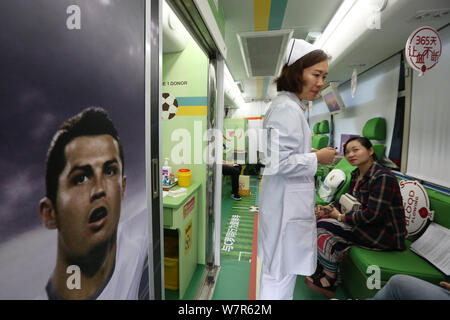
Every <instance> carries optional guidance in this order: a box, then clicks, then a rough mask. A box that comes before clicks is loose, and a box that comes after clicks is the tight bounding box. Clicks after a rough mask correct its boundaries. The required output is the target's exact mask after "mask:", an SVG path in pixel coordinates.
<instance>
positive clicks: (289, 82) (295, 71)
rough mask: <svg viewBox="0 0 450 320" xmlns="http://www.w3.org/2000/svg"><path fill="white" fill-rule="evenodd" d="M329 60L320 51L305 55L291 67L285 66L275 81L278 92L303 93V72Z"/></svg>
mask: <svg viewBox="0 0 450 320" xmlns="http://www.w3.org/2000/svg"><path fill="white" fill-rule="evenodd" d="M328 59H329V57H328V55H327V54H326V53H325V52H324V51H323V50H320V49H319V50H314V51H312V52H310V53H308V54H306V55H304V56H303V57H301V58H300V59H298V60H297V61H296V62H294V63H293V64H291V65H290V66H288V65H287V64H285V65H284V66H283V69H282V70H281V74H280V76H279V77H278V78H276V79H275V80H274V83H276V85H277V91H289V92H293V93H301V91H302V88H303V77H302V75H303V70H304V69H306V68H309V67H312V66H313V65H315V64H317V63H320V62H322V61H325V60H328Z"/></svg>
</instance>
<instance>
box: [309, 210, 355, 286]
mask: <svg viewBox="0 0 450 320" xmlns="http://www.w3.org/2000/svg"><path fill="white" fill-rule="evenodd" d="M353 240H354V237H353V234H352V233H351V228H350V226H347V225H346V224H344V223H342V222H338V221H336V220H335V219H330V218H327V219H321V220H319V221H318V223H317V249H318V255H317V257H318V260H319V263H320V265H321V266H322V267H323V272H324V273H325V274H326V275H328V276H329V277H330V278H332V279H334V278H336V276H337V272H338V267H339V262H340V261H341V260H342V259H343V258H344V256H345V254H346V252H347V250H348V249H349V248H350V247H351V245H352V244H353ZM307 280H308V281H311V282H312V281H313V279H312V278H311V277H307ZM320 282H321V284H322V286H323V287H325V288H326V287H330V282H329V281H328V280H327V278H326V277H324V276H323V277H322V278H321V279H320Z"/></svg>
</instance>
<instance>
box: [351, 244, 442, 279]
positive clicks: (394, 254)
mask: <svg viewBox="0 0 450 320" xmlns="http://www.w3.org/2000/svg"><path fill="white" fill-rule="evenodd" d="M406 245H407V247H408V249H407V250H405V251H373V250H368V249H363V248H359V247H356V246H353V247H352V248H351V249H350V252H349V257H350V258H351V259H352V261H353V262H354V264H355V266H356V267H357V268H358V269H359V271H360V272H362V273H366V272H367V268H368V267H369V266H371V265H376V266H378V267H379V268H380V271H381V274H380V276H381V279H380V280H381V281H383V282H384V281H388V280H389V278H390V277H392V276H393V275H395V274H406V275H410V276H414V277H417V278H420V279H423V280H425V281H428V282H431V283H435V284H438V283H439V282H440V281H445V275H444V274H443V273H442V272H440V271H439V270H438V269H437V268H436V267H434V266H433V265H432V264H431V263H429V262H428V261H426V260H425V259H423V258H422V257H420V256H418V255H417V254H415V253H414V252H412V251H411V250H409V247H410V245H411V242H410V241H406ZM370 275H371V273H370V272H369V273H367V276H370Z"/></svg>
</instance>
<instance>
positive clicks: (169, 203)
mask: <svg viewBox="0 0 450 320" xmlns="http://www.w3.org/2000/svg"><path fill="white" fill-rule="evenodd" d="M199 187H200V182H198V181H191V184H190V186H189V187H187V188H186V194H185V195H182V196H179V197H176V198H174V197H170V196H169V195H167V196H165V197H164V198H163V207H166V208H178V207H179V206H181V205H182V204H183V202H184V201H185V200H186V199H188V198H189V197H190V196H191V195H192V194H193V193H194V192H195V190H197V189H198V188H199ZM178 189H180V186H178V185H176V186H174V187H172V188H170V190H178Z"/></svg>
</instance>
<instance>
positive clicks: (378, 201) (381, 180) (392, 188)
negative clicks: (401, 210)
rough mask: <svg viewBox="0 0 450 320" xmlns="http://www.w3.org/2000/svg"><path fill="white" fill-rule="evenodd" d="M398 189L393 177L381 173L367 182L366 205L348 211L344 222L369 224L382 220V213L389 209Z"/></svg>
mask: <svg viewBox="0 0 450 320" xmlns="http://www.w3.org/2000/svg"><path fill="white" fill-rule="evenodd" d="M396 192H399V191H398V188H397V184H396V181H395V178H394V177H392V176H390V175H387V174H383V175H381V176H379V177H376V178H375V179H374V180H373V181H371V182H369V201H368V204H367V206H366V207H364V208H361V209H359V210H357V211H350V212H348V213H347V214H346V215H345V222H346V223H348V224H350V225H361V224H370V223H375V222H378V221H382V220H383V215H384V213H386V212H388V211H389V210H390V206H391V204H392V201H393V199H394V195H395V193H396Z"/></svg>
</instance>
